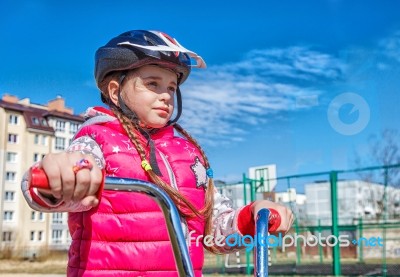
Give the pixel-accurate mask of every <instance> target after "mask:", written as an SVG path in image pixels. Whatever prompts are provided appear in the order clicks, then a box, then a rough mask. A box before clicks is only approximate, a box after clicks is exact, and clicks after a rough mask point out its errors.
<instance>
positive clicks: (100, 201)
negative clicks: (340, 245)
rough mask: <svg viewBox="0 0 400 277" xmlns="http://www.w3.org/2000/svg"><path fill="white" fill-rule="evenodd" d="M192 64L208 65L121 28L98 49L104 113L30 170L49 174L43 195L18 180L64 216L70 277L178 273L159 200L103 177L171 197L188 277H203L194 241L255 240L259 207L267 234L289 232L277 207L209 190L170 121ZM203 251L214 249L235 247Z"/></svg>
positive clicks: (37, 201) (191, 145)
mask: <svg viewBox="0 0 400 277" xmlns="http://www.w3.org/2000/svg"><path fill="white" fill-rule="evenodd" d="M192 60H194V61H196V64H195V65H194V66H195V67H198V68H205V67H206V65H205V62H204V61H203V59H202V58H201V57H200V56H198V55H197V54H195V53H194V52H191V51H189V50H187V49H185V48H184V47H182V46H181V45H180V44H179V43H178V42H177V41H176V40H175V39H173V38H171V37H170V36H168V35H166V34H165V33H161V32H156V31H138V30H135V31H129V32H126V33H123V34H121V35H119V36H117V37H115V38H113V39H111V40H110V41H109V42H108V43H107V44H106V45H105V46H103V47H100V48H99V49H98V50H97V52H96V56H95V62H96V64H95V78H96V82H97V86H98V87H99V89H100V91H101V98H102V100H103V102H104V103H105V104H107V105H108V106H109V108H110V109H106V108H101V107H97V108H91V109H88V111H87V114H86V116H87V121H86V122H85V123H84V124H83V126H82V128H81V129H80V130H79V131H78V132H77V134H76V136H75V139H74V141H73V143H72V144H71V145H70V147H69V148H68V150H67V151H66V152H65V153H58V154H48V155H46V157H45V158H44V159H43V160H42V161H41V163H40V164H37V165H34V166H36V167H39V168H42V169H43V170H44V171H45V173H46V174H47V176H48V181H49V184H50V190H48V191H45V190H38V189H35V188H32V187H29V184H28V182H27V181H26V180H25V181H23V183H22V189H23V191H24V195H25V197H26V199H27V202H28V204H29V205H30V206H31V207H32V208H34V209H37V210H40V211H49V212H60V211H67V212H69V219H68V220H69V229H70V233H71V237H72V244H71V247H70V250H69V262H68V270H67V272H68V276H177V272H176V267H175V263H174V258H173V252H172V249H171V245H170V242H169V238H168V233H167V230H166V226H165V221H164V218H163V215H162V212H161V211H160V209H159V208H158V206H157V204H156V203H155V202H154V201H153V200H151V199H150V198H148V197H147V196H145V195H142V194H138V193H126V192H116V191H102V190H101V185H102V180H103V175H104V174H105V175H106V176H117V177H125V178H134V179H141V180H145V181H150V182H153V183H155V184H156V185H158V186H159V187H161V188H162V189H164V190H165V191H166V192H167V193H168V194H169V196H170V197H171V198H172V199H173V200H174V202H175V203H176V204H177V207H178V209H179V211H180V214H181V218H182V225H183V227H184V229H185V231H186V233H187V234H189V233H190V236H191V239H190V240H189V241H188V247H189V253H190V257H191V260H192V264H193V268H194V270H195V273H196V276H201V274H202V273H201V272H202V267H203V259H204V254H203V246H202V245H199V244H196V243H195V242H196V241H197V239H196V238H197V237H198V236H205V235H207V234H210V235H212V236H213V237H214V238H216V237H220V236H225V237H227V236H229V235H231V234H239V235H241V236H243V235H253V234H254V215H256V214H257V212H258V211H259V210H260V209H262V208H270V209H271V208H272V209H271V210H272V212H273V214H275V215H274V218H275V220H274V222H275V224H274V226H270V228H272V230H271V231H275V232H286V231H287V230H289V228H290V226H291V224H292V222H293V215H292V213H291V212H290V211H289V210H288V209H287V208H285V207H284V206H281V205H278V204H275V203H272V202H269V201H256V202H253V203H252V204H250V205H248V206H245V207H242V208H241V209H239V210H234V209H232V207H231V204H230V200H229V199H227V198H226V197H224V196H222V195H220V194H219V193H218V192H217V191H216V190H215V189H214V186H213V182H212V170H211V168H210V165H209V163H208V160H207V157H206V155H205V153H204V152H203V150H202V148H201V147H200V146H199V145H198V143H197V142H196V141H195V140H194V139H193V138H192V137H191V136H190V135H189V134H188V133H187V132H186V131H185V130H184V129H183V128H182V127H181V126H179V125H178V124H177V121H178V119H179V117H180V115H181V110H182V104H181V102H182V101H181V93H180V89H179V86H180V85H181V84H182V83H183V82H184V81H185V80H186V79H187V77H188V76H189V73H190V71H191V67H192V66H193V65H191V61H192ZM175 98H176V101H174V99H175ZM175 109H176V112H175V113H174V110H175ZM174 130H175V131H177V132H178V133H179V134H180V136H177V135H175V134H174ZM206 248H208V250H210V251H212V252H214V253H228V252H233V251H237V250H238V247H227V246H226V245H225V246H220V245H219V246H213V247H209V246H207V247H206Z"/></svg>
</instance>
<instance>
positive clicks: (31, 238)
mask: <svg viewBox="0 0 400 277" xmlns="http://www.w3.org/2000/svg"><path fill="white" fill-rule="evenodd" d="M29 239H30V240H31V241H34V240H35V231H31V235H30V238H29Z"/></svg>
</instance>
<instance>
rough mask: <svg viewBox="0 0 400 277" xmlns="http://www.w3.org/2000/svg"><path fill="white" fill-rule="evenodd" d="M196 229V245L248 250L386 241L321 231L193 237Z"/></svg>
mask: <svg viewBox="0 0 400 277" xmlns="http://www.w3.org/2000/svg"><path fill="white" fill-rule="evenodd" d="M194 232H195V231H191V232H190V233H189V237H188V241H189V242H190V243H191V242H192V241H194V240H195V242H196V246H198V245H200V244H201V242H203V244H204V245H206V246H209V247H212V246H218V247H226V246H229V247H239V248H243V247H244V248H245V249H246V251H251V250H252V249H253V248H254V247H255V246H256V244H257V243H258V245H260V246H267V247H281V248H282V251H285V249H286V248H288V247H291V246H295V247H296V246H298V245H302V246H310V247H313V246H317V245H319V246H322V247H334V246H336V245H337V244H339V247H348V246H349V245H351V244H352V245H360V246H368V247H382V246H383V245H384V241H383V239H382V238H381V237H368V238H367V237H360V238H358V239H351V238H350V236H349V235H340V236H337V237H336V236H334V235H329V236H326V237H324V236H322V234H321V233H318V234H317V235H308V236H304V235H299V234H296V233H294V234H290V235H285V236H282V234H279V235H277V236H275V235H268V236H264V237H257V235H256V236H254V237H252V236H249V235H245V236H241V235H239V234H237V233H235V234H231V235H229V236H226V237H225V236H217V237H215V238H214V236H211V235H207V236H203V235H199V236H198V237H197V238H195V237H193V236H192V234H193V233H194Z"/></svg>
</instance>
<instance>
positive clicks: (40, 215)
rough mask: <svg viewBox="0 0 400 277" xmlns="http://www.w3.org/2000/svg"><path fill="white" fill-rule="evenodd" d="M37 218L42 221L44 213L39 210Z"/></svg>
mask: <svg viewBox="0 0 400 277" xmlns="http://www.w3.org/2000/svg"><path fill="white" fill-rule="evenodd" d="M39 220H40V221H43V220H44V215H43V213H42V212H39Z"/></svg>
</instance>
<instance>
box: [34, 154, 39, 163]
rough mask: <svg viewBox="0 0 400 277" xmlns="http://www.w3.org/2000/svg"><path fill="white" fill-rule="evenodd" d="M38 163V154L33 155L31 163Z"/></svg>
mask: <svg viewBox="0 0 400 277" xmlns="http://www.w3.org/2000/svg"><path fill="white" fill-rule="evenodd" d="M38 161H39V153H33V162H38Z"/></svg>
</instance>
